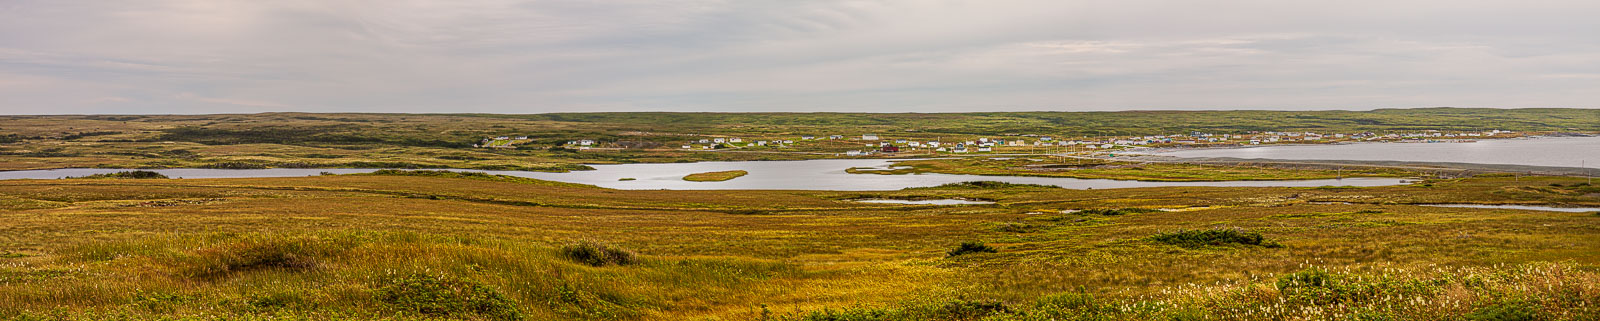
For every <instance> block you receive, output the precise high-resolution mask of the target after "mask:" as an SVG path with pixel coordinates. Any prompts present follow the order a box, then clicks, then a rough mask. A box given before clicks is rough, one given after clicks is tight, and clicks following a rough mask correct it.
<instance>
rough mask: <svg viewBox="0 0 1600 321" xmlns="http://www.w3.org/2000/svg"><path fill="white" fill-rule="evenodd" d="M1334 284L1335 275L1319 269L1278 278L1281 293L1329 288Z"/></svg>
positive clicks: (1306, 270)
mask: <svg viewBox="0 0 1600 321" xmlns="http://www.w3.org/2000/svg"><path fill="white" fill-rule="evenodd" d="M1333 284H1334V278H1333V275H1332V274H1329V273H1328V271H1326V270H1323V269H1318V268H1310V269H1305V270H1302V271H1300V272H1294V273H1289V274H1285V275H1283V276H1279V277H1278V290H1279V291H1293V290H1296V289H1302V288H1308V287H1329V286H1332V285H1333Z"/></svg>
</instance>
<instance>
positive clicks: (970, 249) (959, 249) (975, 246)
mask: <svg viewBox="0 0 1600 321" xmlns="http://www.w3.org/2000/svg"><path fill="white" fill-rule="evenodd" d="M995 252H999V251H996V250H995V249H994V248H993V247H989V245H987V244H983V242H961V245H960V246H956V248H955V249H954V250H950V252H949V254H950V256H957V255H962V254H969V253H995Z"/></svg>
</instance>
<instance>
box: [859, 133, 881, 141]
mask: <svg viewBox="0 0 1600 321" xmlns="http://www.w3.org/2000/svg"><path fill="white" fill-rule="evenodd" d="M861 140H878V134H865V135H861Z"/></svg>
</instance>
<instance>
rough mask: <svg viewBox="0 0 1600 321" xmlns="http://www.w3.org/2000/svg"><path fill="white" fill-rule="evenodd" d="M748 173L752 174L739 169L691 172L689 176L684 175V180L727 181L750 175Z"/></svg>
mask: <svg viewBox="0 0 1600 321" xmlns="http://www.w3.org/2000/svg"><path fill="white" fill-rule="evenodd" d="M748 174H750V172H746V171H739V170H733V171H720V172H705V173H694V174H689V175H688V176H684V177H683V180H686V181H690V182H721V181H726V180H730V179H735V178H739V176H745V175H748Z"/></svg>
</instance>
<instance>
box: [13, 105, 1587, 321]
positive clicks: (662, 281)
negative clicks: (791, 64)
mask: <svg viewBox="0 0 1600 321" xmlns="http://www.w3.org/2000/svg"><path fill="white" fill-rule="evenodd" d="M1596 126H1600V111H1593V110H1574V109H1521V110H1484V109H1407V110H1378V111H1371V112H1344V111H1328V112H1258V111H1230V112H1119V113H971V114H835V113H814V114H813V113H808V114H720V113H599V114H543V115H399V114H299V113H271V114H252V115H192V116H0V138H3V139H4V141H3V144H0V169H5V170H13V169H41V168H65V167H117V168H173V167H205V168H265V167H302V168H321V167H387V168H406V169H410V170H382V171H378V172H374V173H369V174H350V175H322V176H316V177H293V178H235V179H167V178H164V177H162V176H160V175H159V174H157V173H152V172H139V171H127V172H122V173H113V174H103V175H92V176H88V177H82V178H72V179H60V180H0V320H152V319H154V320H268V319H272V320H346V319H355V320H989V321H1002V320H1596V319H1600V237H1596V235H1600V213H1594V212H1556V211H1535V210H1510V209H1480V208H1454V207H1435V206H1424V205H1426V204H1451V203H1473V204H1521V205H1544V206H1558V207H1600V186H1594V185H1590V184H1589V183H1588V182H1587V180H1585V179H1584V178H1578V177H1542V176H1508V175H1496V174H1479V175H1476V176H1471V177H1465V178H1448V179H1447V178H1440V177H1437V176H1429V175H1424V174H1423V173H1418V172H1411V171H1406V170H1399V169H1386V168H1376V167H1373V168H1349V169H1342V170H1340V169H1333V170H1330V169H1327V168H1317V167H1296V168H1285V167H1269V166H1266V165H1261V164H1244V163H1240V164H1205V165H1199V164H1175V163H1135V162H1122V161H1112V160H1107V159H1103V158H1088V157H1069V156H1061V155H1045V154H1034V155H1019V156H1006V157H964V158H954V159H931V160H916V161H907V162H901V163H900V165H903V166H902V167H897V168H896V169H892V170H864V169H852V170H851V171H852V172H857V173H860V175H874V174H906V175H910V174H918V173H949V174H977V175H1026V176H1056V177H1076V178H1111V179H1138V180H1150V181H1206V180H1282V179H1322V178H1333V177H1357V176H1368V177H1408V178H1415V179H1416V180H1417V181H1416V182H1414V183H1410V184H1409V185H1400V186H1384V187H1319V188H1224V187H1160V188H1131V189H1093V190H1073V189H1062V188H1056V187H1051V186H1041V185H1023V184H1007V183H997V182H970V183H961V184H950V185H946V186H939V187H925V188H909V189H904V190H897V191H869V192H862V191H781V190H766V191H717V190H708V191H672V190H656V191H650V190H613V189H605V188H599V187H595V186H588V185H580V184H571V183H561V182H552V181H543V180H537V179H529V178H519V177H510V176H498V175H490V174H481V173H463V172H451V171H443V170H417V169H438V168H476V169H512V170H542V171H566V170H584V169H587V167H586V166H585V165H584V164H614V163H636V162H685V161H706V160H780V159H783V160H787V159H813V158H834V157H840V156H836V155H834V153H837V152H840V151H844V150H860V149H870V148H869V146H866V145H867V144H865V143H863V142H860V141H851V140H825V139H823V140H817V141H806V142H803V143H796V144H793V145H791V146H789V147H782V148H779V147H766V146H762V147H738V148H731V149H728V150H682V149H681V148H680V145H681V144H682V143H683V142H685V141H690V140H692V139H698V138H700V137H741V138H744V139H746V140H755V139H780V138H781V139H798V136H799V135H817V136H821V137H826V136H827V135H861V134H869V133H875V134H878V135H880V136H882V137H884V138H887V139H896V138H909V139H942V140H946V141H955V140H961V139H972V138H976V137H980V136H1005V135H1010V134H1015V135H1023V134H1034V135H1054V136H1058V137H1072V136H1103V135H1147V134H1148V135H1156V134H1163V133H1166V134H1171V133H1184V132H1189V131H1210V132H1218V133H1221V132H1227V131H1250V130H1307V131H1311V130H1315V131H1338V132H1357V131H1378V132H1382V131H1415V130H1463V131H1468V130H1490V129H1502V130H1515V131H1529V132H1544V133H1553V132H1596V131H1600V127H1596ZM497 136H528V140H527V141H525V142H520V143H518V144H516V145H515V148H493V149H491V148H472V147H471V144H475V143H478V142H479V141H480V140H481V139H483V138H484V137H497ZM580 139H591V140H596V141H598V142H600V143H599V145H598V146H596V147H595V148H591V149H579V148H577V147H575V146H564V144H565V143H566V142H568V141H574V140H580ZM1008 152H1016V153H1027V152H1028V151H1027V149H1026V148H1018V149H1012V150H1008ZM1058 152H1059V150H1058ZM904 154H911V155H909V156H916V154H915V153H902V155H899V156H907V155H904ZM873 157H882V156H873ZM702 174H706V175H703V176H715V177H713V178H716V179H736V178H735V177H738V176H737V175H734V174H736V173H715V172H714V173H702ZM686 179H687V178H686ZM975 179H981V178H975ZM862 199H888V200H940V199H961V200H973V201H988V202H993V203H994V204H976V205H950V206H941V205H898V204H877V203H864V202H856V201H855V200H862Z"/></svg>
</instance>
